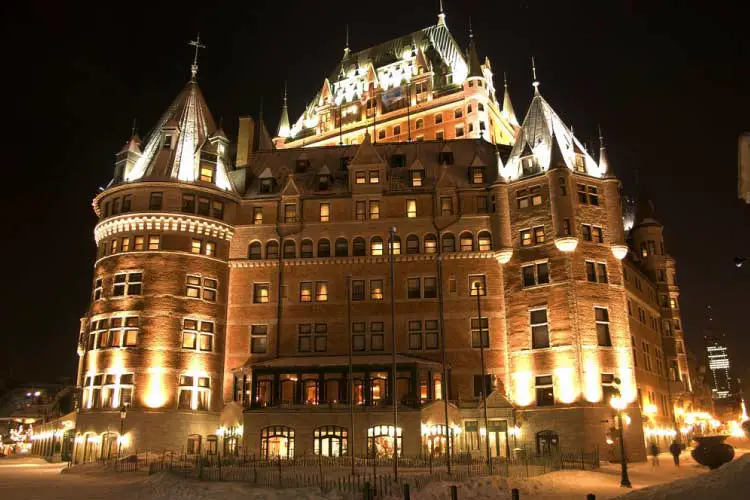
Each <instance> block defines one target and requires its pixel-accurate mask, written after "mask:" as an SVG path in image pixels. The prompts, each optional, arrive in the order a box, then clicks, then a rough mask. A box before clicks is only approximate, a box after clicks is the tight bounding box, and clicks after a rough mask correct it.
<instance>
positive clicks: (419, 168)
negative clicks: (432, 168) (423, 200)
mask: <svg viewBox="0 0 750 500" xmlns="http://www.w3.org/2000/svg"><path fill="white" fill-rule="evenodd" d="M424 185H425V168H424V164H423V163H422V160H420V159H419V157H417V158H415V159H414V161H413V162H412V164H411V165H410V166H409V186H410V187H413V188H421V187H424Z"/></svg>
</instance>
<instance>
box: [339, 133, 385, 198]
mask: <svg viewBox="0 0 750 500" xmlns="http://www.w3.org/2000/svg"><path fill="white" fill-rule="evenodd" d="M386 167H387V165H386V163H385V162H384V161H383V159H382V158H381V157H380V155H379V154H378V152H377V150H376V149H375V146H374V145H373V144H372V141H371V140H370V133H369V132H365V138H364V140H363V141H362V144H360V146H359V148H358V149H357V153H356V154H355V155H354V158H352V161H351V162H350V163H349V166H348V170H349V190H350V191H351V192H352V193H380V192H382V191H383V185H384V184H385V182H386V173H387V168H386Z"/></svg>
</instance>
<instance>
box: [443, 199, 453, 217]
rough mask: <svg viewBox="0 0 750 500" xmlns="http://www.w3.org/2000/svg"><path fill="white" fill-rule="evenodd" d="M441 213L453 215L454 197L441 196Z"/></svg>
mask: <svg viewBox="0 0 750 500" xmlns="http://www.w3.org/2000/svg"><path fill="white" fill-rule="evenodd" d="M440 215H442V216H448V215H453V198H451V197H450V196H443V197H441V198H440Z"/></svg>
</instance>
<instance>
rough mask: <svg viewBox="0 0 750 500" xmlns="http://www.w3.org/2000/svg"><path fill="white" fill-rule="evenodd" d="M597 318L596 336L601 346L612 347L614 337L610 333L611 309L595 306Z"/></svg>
mask: <svg viewBox="0 0 750 500" xmlns="http://www.w3.org/2000/svg"><path fill="white" fill-rule="evenodd" d="M594 318H595V320H596V338H597V341H598V343H599V345H600V346H605V347H611V346H612V338H611V337H610V335H609V310H607V308H606V307H594Z"/></svg>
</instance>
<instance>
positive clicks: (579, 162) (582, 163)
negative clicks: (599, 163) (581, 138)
mask: <svg viewBox="0 0 750 500" xmlns="http://www.w3.org/2000/svg"><path fill="white" fill-rule="evenodd" d="M575 170H576V172H580V173H583V174H585V173H586V160H585V159H584V157H583V155H576V168H575Z"/></svg>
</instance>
